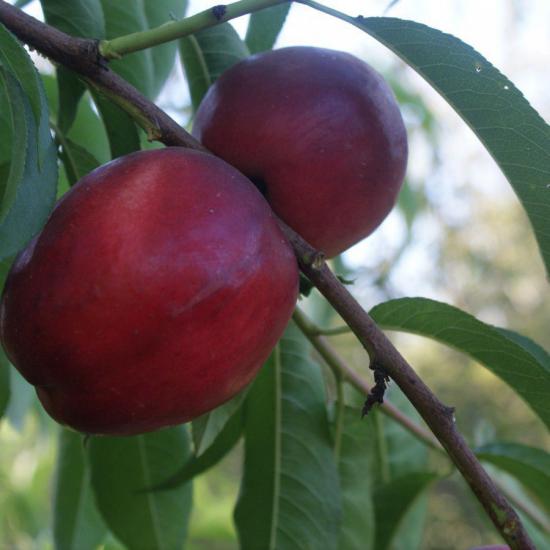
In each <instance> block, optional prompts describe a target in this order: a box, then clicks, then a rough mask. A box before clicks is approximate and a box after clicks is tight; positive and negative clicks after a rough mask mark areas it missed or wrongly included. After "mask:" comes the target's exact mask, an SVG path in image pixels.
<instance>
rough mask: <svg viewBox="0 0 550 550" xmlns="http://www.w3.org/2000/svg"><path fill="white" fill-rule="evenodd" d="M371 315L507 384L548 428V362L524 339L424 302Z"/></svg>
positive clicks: (397, 303) (388, 305)
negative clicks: (465, 359)
mask: <svg viewBox="0 0 550 550" xmlns="http://www.w3.org/2000/svg"><path fill="white" fill-rule="evenodd" d="M370 313H371V315H372V317H373V319H374V320H375V321H376V322H377V323H378V324H380V325H381V326H382V327H383V328H386V329H390V330H400V331H405V332H411V333H414V334H419V335H421V336H426V337H429V338H433V339H434V340H437V341H439V342H441V343H443V344H446V345H448V346H450V347H453V348H455V349H457V350H458V351H461V352H463V353H466V354H467V355H469V356H470V357H472V358H473V359H475V360H476V361H478V362H479V363H481V364H482V365H484V366H485V367H486V368H488V369H489V370H490V371H491V372H493V373H494V374H496V375H497V376H498V377H499V378H501V379H502V380H503V381H504V382H506V383H507V384H509V385H510V387H512V389H514V390H515V391H516V392H517V393H518V394H519V395H520V396H521V397H523V399H525V401H526V402H527V403H528V404H529V405H530V406H531V408H532V409H533V410H534V411H535V412H536V413H537V414H538V416H539V417H540V418H541V420H542V421H543V422H544V423H545V424H546V425H547V426H550V361H549V360H548V359H546V361H544V362H543V361H541V359H542V357H541V353H542V352H543V350H542V348H540V347H538V350H539V354H537V353H534V352H533V348H529V347H526V346H524V345H522V344H521V343H520V340H519V338H524V337H519V338H515V339H511V338H510V336H509V333H504V332H502V331H501V329H498V328H496V327H493V326H491V325H487V324H485V323H482V322H481V321H478V320H477V319H476V318H475V317H473V316H472V315H469V314H468V313H465V312H463V311H461V310H459V309H458V308H456V307H453V306H450V305H448V304H444V303H441V302H436V301H434V300H427V299H425V298H402V299H399V300H391V301H389V302H385V303H383V304H380V305H378V306H376V307H374V308H373V309H372V310H371V312H370ZM529 342H530V341H529ZM544 354H545V356H546V357H547V354H546V353H545V352H544Z"/></svg>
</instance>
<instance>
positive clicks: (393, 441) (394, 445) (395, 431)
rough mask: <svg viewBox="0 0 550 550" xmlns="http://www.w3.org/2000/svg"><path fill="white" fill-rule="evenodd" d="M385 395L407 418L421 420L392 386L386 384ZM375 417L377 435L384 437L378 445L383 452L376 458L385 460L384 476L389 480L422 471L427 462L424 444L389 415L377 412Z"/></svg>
mask: <svg viewBox="0 0 550 550" xmlns="http://www.w3.org/2000/svg"><path fill="white" fill-rule="evenodd" d="M386 396H387V398H388V399H389V400H390V401H391V403H392V404H393V405H394V406H396V407H397V408H398V409H399V410H400V411H401V412H402V413H404V414H405V415H406V416H407V417H408V418H410V419H411V420H413V421H414V422H417V423H421V422H422V419H421V418H420V415H419V414H418V412H417V411H416V409H415V408H414V407H413V405H412V404H411V402H410V401H409V400H408V399H407V398H406V397H405V395H404V394H403V392H402V391H401V390H400V389H399V388H398V387H397V386H396V385H391V386H390V388H389V389H388V391H387V393H386ZM379 419H380V429H381V434H380V437H383V438H384V439H383V441H381V442H380V443H379V445H381V446H382V445H383V446H384V449H383V450H381V452H382V453H384V454H385V456H381V458H380V460H385V462H386V463H387V476H388V478H387V479H388V480H392V479H394V478H396V477H401V476H403V475H405V474H408V473H411V472H414V473H416V472H420V471H422V470H425V469H426V468H427V464H428V449H427V448H426V445H424V444H423V443H421V442H420V441H419V440H418V439H417V438H416V437H415V436H414V435H412V434H411V433H410V432H409V431H408V430H406V429H405V428H403V426H401V425H400V424H398V423H397V422H395V420H393V419H392V418H389V417H387V416H384V415H380V416H379ZM381 477H383V474H382V475H381Z"/></svg>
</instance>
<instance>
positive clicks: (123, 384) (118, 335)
mask: <svg viewBox="0 0 550 550" xmlns="http://www.w3.org/2000/svg"><path fill="white" fill-rule="evenodd" d="M297 286H298V273H297V266H296V261H295V258H294V255H293V253H292V250H291V248H290V246H289V244H288V243H287V242H286V240H285V238H284V237H283V235H282V233H281V232H280V230H279V228H278V226H277V223H276V221H275V219H274V217H273V214H272V212H271V209H270V208H269V206H268V204H267V203H266V202H265V200H264V199H263V197H262V196H261V194H260V193H259V192H258V191H257V189H256V188H255V187H254V186H253V185H252V183H250V182H249V181H248V180H247V179H246V178H245V177H243V176H242V175H241V174H239V173H238V172H237V171H236V170H235V169H234V168H232V167H231V166H229V165H228V164H226V163H225V162H223V161H222V160H220V159H217V158H215V157H213V156H211V155H206V154H204V153H198V152H194V151H190V150H186V149H180V148H167V149H163V150H155V151H148V152H139V153H134V154H131V155H129V156H126V157H124V158H121V159H119V160H115V161H113V162H111V163H109V164H107V165H105V166H103V167H101V168H98V169H97V170H95V171H93V172H92V173H90V174H89V175H87V176H86V177H84V178H83V179H82V180H81V181H80V182H79V183H78V184H77V185H76V186H75V187H73V189H71V191H69V192H68V193H67V194H66V195H65V196H64V197H63V198H62V200H61V201H60V202H59V204H58V205H57V207H56V208H55V210H54V211H53V213H52V215H51V216H50V219H49V220H48V222H47V224H46V226H45V227H44V229H43V231H42V232H41V233H40V234H39V235H38V236H37V237H36V238H35V239H34V240H33V241H32V242H31V243H30V244H29V245H28V247H27V248H26V249H25V250H24V251H23V252H22V253H21V254H20V255H19V257H18V258H17V260H16V262H15V264H14V265H13V267H12V269H11V272H10V275H9V277H8V280H7V282H6V286H5V290H4V295H3V298H2V305H1V315H0V334H1V338H2V343H3V345H4V347H5V349H6V352H7V354H8V356H9V358H10V359H11V361H12V362H13V364H14V365H15V366H16V367H17V368H18V369H19V370H20V371H21V373H22V374H23V376H24V377H25V378H26V379H27V380H28V381H29V382H31V383H32V384H34V385H35V386H36V388H37V392H38V396H39V398H40V400H41V401H42V403H43V404H44V406H45V408H46V410H47V411H48V412H49V413H50V414H51V415H52V416H53V417H54V418H55V419H56V420H58V421H59V422H61V423H63V424H67V425H69V426H72V427H73V428H76V429H78V430H81V431H83V432H88V433H101V434H118V435H121V434H134V433H139V432H145V431H149V430H154V429H156V428H159V427H162V426H166V425H171V424H176V423H180V422H185V421H187V420H190V419H191V418H194V417H196V416H197V415H200V414H202V413H204V412H206V411H208V410H210V409H212V408H214V407H216V406H217V405H220V404H221V403H223V402H224V401H226V400H227V399H229V398H230V397H232V396H233V395H234V394H235V393H237V392H238V391H239V390H241V389H242V388H243V387H244V386H245V385H246V384H248V383H249V382H250V380H251V379H252V378H253V376H254V375H255V373H256V371H257V370H258V369H259V368H260V366H261V365H262V363H263V362H264V361H265V359H266V358H267V356H268V355H269V353H270V351H271V349H272V348H273V346H274V345H275V344H276V342H277V340H278V338H279V337H280V335H281V333H282V332H283V330H284V328H285V325H286V324H287V321H288V320H289V317H290V315H291V313H292V310H293V307H294V304H295V300H296V295H297Z"/></svg>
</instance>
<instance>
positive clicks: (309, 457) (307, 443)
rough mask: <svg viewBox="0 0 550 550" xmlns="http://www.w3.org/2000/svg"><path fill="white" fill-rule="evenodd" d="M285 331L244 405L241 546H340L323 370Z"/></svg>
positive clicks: (238, 517) (238, 514) (246, 549)
mask: <svg viewBox="0 0 550 550" xmlns="http://www.w3.org/2000/svg"><path fill="white" fill-rule="evenodd" d="M308 351H309V349H308V345H307V342H305V340H304V339H303V337H302V336H301V335H300V334H299V333H298V331H297V329H296V328H295V327H294V326H291V327H289V329H287V332H286V333H285V335H284V336H283V338H282V340H281V341H280V343H279V344H278V346H277V348H276V349H275V351H274V352H273V353H272V356H271V358H270V360H269V361H268V362H267V363H266V365H265V366H264V368H263V369H262V371H261V373H260V374H259V375H258V377H257V378H256V380H255V381H254V384H253V387H252V388H251V390H250V392H249V393H248V396H247V399H246V403H245V413H244V414H245V462H244V475H243V478H242V484H241V492H240V496H239V500H238V503H237V507H236V510H235V521H236V525H237V531H238V533H239V539H240V544H241V548H242V549H243V550H257V549H258V548H265V549H266V550H267V549H271V550H274V549H277V550H288V549H293V550H294V549H304V550H305V549H309V548H323V549H325V550H333V549H335V548H336V547H337V544H338V528H339V521H340V493H339V487H338V478H337V466H336V464H335V460H334V452H333V449H332V443H331V438H330V434H329V427H328V421H327V414H326V408H325V393H324V385H323V378H322V373H321V371H320V369H319V367H318V365H316V364H314V363H312V362H311V361H310V360H309V359H308Z"/></svg>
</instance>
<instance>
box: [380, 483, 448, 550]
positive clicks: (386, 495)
mask: <svg viewBox="0 0 550 550" xmlns="http://www.w3.org/2000/svg"><path fill="white" fill-rule="evenodd" d="M436 479H437V475H436V474H433V473H430V472H416V473H415V472H411V473H408V474H404V475H402V476H401V477H396V478H394V479H393V480H392V481H390V482H389V483H385V484H384V485H381V486H380V487H378V489H377V490H376V492H375V498H374V506H375V517H376V544H375V548H376V550H385V549H386V548H390V547H391V546H390V545H391V543H392V538H393V536H394V535H395V533H396V532H397V531H398V530H399V526H400V523H401V522H402V521H403V520H404V519H405V517H406V515H407V512H409V511H410V510H411V508H412V506H413V504H414V502H415V501H416V499H417V498H418V497H419V496H420V495H421V494H422V493H423V492H424V491H425V490H426V489H427V487H428V486H429V485H430V484H431V483H432V482H433V481H435V480H436Z"/></svg>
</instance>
